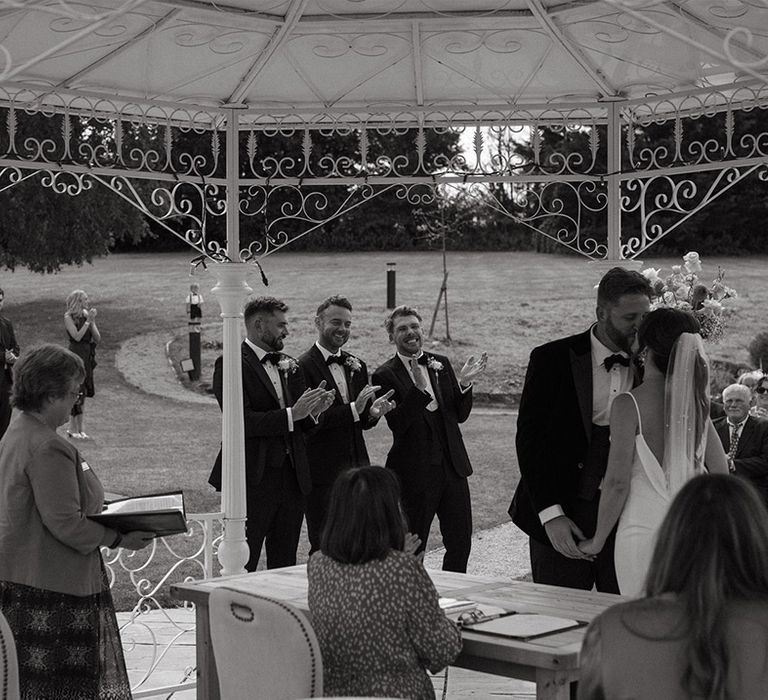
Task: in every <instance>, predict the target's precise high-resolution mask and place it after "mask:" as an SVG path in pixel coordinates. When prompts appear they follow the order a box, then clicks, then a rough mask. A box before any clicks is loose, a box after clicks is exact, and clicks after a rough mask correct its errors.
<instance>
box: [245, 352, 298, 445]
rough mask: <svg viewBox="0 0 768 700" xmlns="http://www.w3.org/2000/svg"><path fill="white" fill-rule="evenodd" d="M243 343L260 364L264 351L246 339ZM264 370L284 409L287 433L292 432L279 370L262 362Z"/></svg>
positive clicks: (290, 414)
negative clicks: (253, 353) (286, 415)
mask: <svg viewBox="0 0 768 700" xmlns="http://www.w3.org/2000/svg"><path fill="white" fill-rule="evenodd" d="M245 342H246V343H248V346H249V347H250V348H251V350H253V351H254V352H255V353H256V357H258V358H259V362H261V360H262V358H263V357H264V355H266V354H267V351H266V350H262V349H261V348H260V347H259V346H258V345H255V344H254V343H252V342H251V341H250V340H248V338H246V339H245ZM261 366H262V367H263V368H264V371H265V372H266V373H267V376H268V377H269V381H271V382H272V386H273V387H275V393H276V394H277V400H278V401H279V402H280V408H285V412H286V413H287V414H288V432H293V410H292V409H291V407H290V406H288V407H286V405H285V396H284V394H283V384H282V382H281V381H280V370H279V369H278V368H277V366H276V365H273V364H272V363H271V362H264V363H262V365H261Z"/></svg>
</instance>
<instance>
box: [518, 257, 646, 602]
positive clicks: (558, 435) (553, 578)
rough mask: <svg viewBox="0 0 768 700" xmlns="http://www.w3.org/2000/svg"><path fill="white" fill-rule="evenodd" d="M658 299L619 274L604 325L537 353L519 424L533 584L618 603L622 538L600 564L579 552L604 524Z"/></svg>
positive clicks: (608, 281)
mask: <svg viewBox="0 0 768 700" xmlns="http://www.w3.org/2000/svg"><path fill="white" fill-rule="evenodd" d="M651 296H652V290H651V287H650V285H649V283H648V281H647V280H646V279H645V277H643V275H641V274H640V273H638V272H632V271H629V270H625V269H623V268H620V267H614V268H612V269H611V270H609V271H608V272H607V273H606V274H605V276H604V277H603V279H602V280H601V281H600V284H599V286H598V291H597V311H596V314H597V323H595V324H594V325H593V326H592V327H591V328H590V329H589V330H587V331H585V332H583V333H579V334H578V335H574V336H571V337H568V338H562V339H560V340H555V341H553V342H551V343H547V344H545V345H542V346H540V347H538V348H535V349H534V350H533V352H531V357H530V361H529V363H528V371H527V373H526V377H525V385H524V386H523V394H522V397H521V399H520V411H519V414H518V420H517V440H516V443H517V458H518V463H519V465H520V475H521V476H520V483H519V484H518V487H517V491H516V492H515V495H514V498H513V500H512V504H511V505H510V508H509V514H510V516H512V520H513V521H514V523H515V524H516V525H517V526H518V527H519V528H520V529H522V530H523V531H525V532H526V533H527V534H528V535H529V537H530V555H531V569H532V571H533V580H534V581H536V582H537V583H545V584H550V585H556V586H568V587H570V588H581V589H587V590H589V589H591V588H592V586H593V585H596V586H597V590H599V591H604V592H608V593H618V592H619V589H618V583H617V582H616V572H615V570H614V566H613V536H611V538H610V539H609V540H608V542H607V543H606V546H605V547H604V548H603V551H602V552H601V553H600V555H598V556H597V557H596V558H595V560H594V561H592V560H591V559H590V558H588V557H587V556H586V555H584V554H583V553H582V552H581V551H580V550H579V548H578V542H579V541H580V540H583V539H586V538H589V537H591V536H592V535H593V534H594V531H595V526H596V524H597V509H598V503H599V495H600V482H601V480H602V478H603V475H604V474H605V468H606V464H607V460H608V448H609V428H608V425H609V417H610V408H611V403H612V401H613V398H614V397H615V396H616V395H617V394H618V393H620V392H622V391H628V390H629V389H631V388H632V387H633V385H635V384H636V383H637V382H638V381H639V377H638V376H637V372H638V368H637V367H636V365H635V363H634V362H633V361H632V360H633V353H632V346H633V343H634V341H635V338H636V334H637V328H638V326H639V325H640V321H641V320H642V319H643V317H644V316H645V314H646V313H647V312H648V310H649V308H650V299H651Z"/></svg>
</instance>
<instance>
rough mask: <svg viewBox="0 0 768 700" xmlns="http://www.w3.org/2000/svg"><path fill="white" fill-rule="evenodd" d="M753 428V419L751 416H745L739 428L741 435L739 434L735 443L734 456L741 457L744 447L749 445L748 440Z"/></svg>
mask: <svg viewBox="0 0 768 700" xmlns="http://www.w3.org/2000/svg"><path fill="white" fill-rule="evenodd" d="M754 429H755V419H754V418H752V416H747V422H746V423H744V427H743V428H742V429H741V435H739V442H738V444H737V445H736V454H735V455H734V457H741V453H742V451H743V450H744V448H745V447H746V446H747V445H749V441H750V440H751V439H752V431H753V430H754Z"/></svg>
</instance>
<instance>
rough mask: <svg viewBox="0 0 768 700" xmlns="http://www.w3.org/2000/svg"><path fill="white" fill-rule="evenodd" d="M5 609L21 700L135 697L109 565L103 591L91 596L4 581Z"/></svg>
mask: <svg viewBox="0 0 768 700" xmlns="http://www.w3.org/2000/svg"><path fill="white" fill-rule="evenodd" d="M0 610H2V613H3V615H5V617H6V619H7V620H8V624H9V626H10V628H11V630H12V631H13V636H14V640H15V642H16V651H17V655H18V659H19V685H20V686H21V700H131V690H130V686H129V684H128V674H127V672H126V669H125V659H124V658H123V649H122V646H121V645H120V631H119V629H118V626H117V617H116V615H115V608H114V605H113V603H112V595H111V593H110V590H109V585H108V583H107V578H106V573H105V572H104V570H103V566H102V590H101V591H100V592H99V593H95V594H93V595H88V596H74V595H67V594H65V593H56V592H54V591H47V590H43V589H40V588H33V587H31V586H24V585H21V584H18V583H10V582H8V581H0Z"/></svg>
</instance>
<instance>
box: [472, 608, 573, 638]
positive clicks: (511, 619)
mask: <svg viewBox="0 0 768 700" xmlns="http://www.w3.org/2000/svg"><path fill="white" fill-rule="evenodd" d="M586 624H587V623H586V622H583V621H581V620H572V619H570V618H565V617H553V616H552V615H537V614H535V613H513V614H511V615H503V616H501V617H497V618H496V619H493V620H487V621H484V620H479V621H478V622H475V623H470V624H468V625H466V627H467V629H469V630H471V631H472V632H482V633H483V634H495V635H498V636H500V637H512V638H514V639H533V638H535V637H543V636H545V635H548V634H556V633H558V632H564V631H566V630H570V629H575V628H577V627H583V626H584V625H586Z"/></svg>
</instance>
